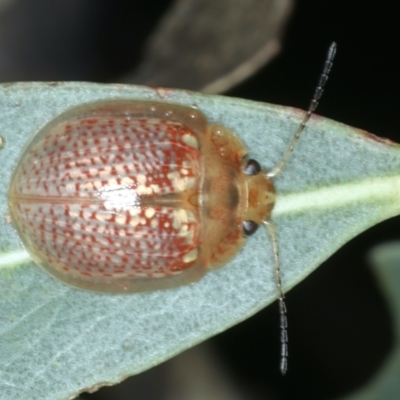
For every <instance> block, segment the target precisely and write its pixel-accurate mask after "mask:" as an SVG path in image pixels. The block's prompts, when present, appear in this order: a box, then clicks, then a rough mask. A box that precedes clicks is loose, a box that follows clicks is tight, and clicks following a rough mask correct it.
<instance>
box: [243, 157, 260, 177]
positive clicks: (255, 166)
mask: <svg viewBox="0 0 400 400" xmlns="http://www.w3.org/2000/svg"><path fill="white" fill-rule="evenodd" d="M260 171H261V166H260V164H259V163H258V162H257V161H256V160H253V159H250V160H249V161H247V164H246V166H245V168H244V173H245V174H246V175H257V174H258V173H259V172H260Z"/></svg>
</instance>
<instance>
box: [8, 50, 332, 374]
mask: <svg viewBox="0 0 400 400" xmlns="http://www.w3.org/2000/svg"><path fill="white" fill-rule="evenodd" d="M335 50H336V45H335V44H332V45H331V47H330V49H329V52H328V56H327V59H326V62H325V65H324V69H323V73H322V75H321V77H320V80H319V84H318V86H317V88H316V91H315V94H314V97H313V99H312V101H311V104H310V107H309V109H308V112H307V113H306V115H305V116H304V119H303V121H302V122H301V124H300V125H299V127H298V129H297V131H296V133H295V135H294V137H293V139H292V141H291V143H290V145H289V147H288V149H287V151H286V153H285V154H284V155H283V157H282V159H281V161H280V162H279V163H278V165H277V166H276V167H275V168H274V169H273V170H272V171H271V172H269V173H264V172H262V171H261V167H260V164H259V163H258V162H257V161H255V160H253V159H248V158H246V154H247V150H246V148H245V147H244V145H243V144H242V142H241V141H240V140H239V139H238V138H237V136H236V135H235V134H234V133H232V132H231V131H229V130H228V129H227V128H225V127H224V126H222V125H218V124H209V123H208V121H207V118H206V116H205V115H204V114H203V113H202V112H201V111H199V110H197V109H194V108H191V107H186V106H181V105H177V104H171V103H166V102H155V101H132V100H106V101H97V102H91V103H87V104H83V105H81V106H78V107H74V108H71V109H70V110H67V111H66V112H64V113H62V114H60V115H59V116H57V117H56V118H54V119H53V120H51V121H50V122H49V123H48V124H47V125H46V126H44V127H43V128H42V129H40V130H39V132H37V133H36V134H35V135H34V136H33V138H32V139H31V140H30V142H29V143H28V145H27V146H26V147H25V149H24V151H23V153H22V155H21V157H20V160H19V162H18V165H17V167H16V169H15V171H14V174H13V177H12V181H11V185H10V189H9V208H10V213H11V217H12V221H13V223H14V225H15V226H16V228H17V230H18V232H19V234H20V237H21V240H22V242H23V244H24V246H25V248H26V249H27V250H28V252H29V253H30V255H31V256H32V259H33V260H34V261H35V262H36V263H37V264H38V265H39V266H41V267H42V268H43V269H44V270H46V271H47V272H49V273H50V274H52V275H53V276H56V277H57V278H59V279H61V280H62V281H64V282H66V283H68V284H70V285H73V286H75V287H79V288H83V289H89V290H96V291H104V292H113V293H119V292H135V291H149V290H156V289H164V288H170V287H174V286H179V285H182V284H186V283H190V282H194V281H196V280H197V279H199V278H200V277H201V276H203V275H204V274H205V273H206V271H207V270H208V269H215V268H218V267H221V266H223V265H224V264H225V263H226V262H227V261H229V260H230V259H231V258H232V257H234V255H235V254H236V253H237V252H238V251H239V249H240V248H241V247H242V245H243V244H244V242H245V237H246V236H249V235H252V234H253V233H254V232H255V231H256V230H257V228H258V226H259V225H260V224H264V225H265V226H266V227H267V228H268V231H269V233H270V236H271V239H272V244H273V251H274V264H275V275H276V283H277V287H278V297H279V307H280V319H281V324H280V326H281V365H280V369H281V372H282V373H283V374H284V373H286V370H287V356H288V350H287V341H288V339H287V318H286V306H285V302H284V293H283V289H282V282H281V276H280V266H279V257H278V245H277V240H276V235H275V229H274V226H273V224H272V223H271V221H270V215H271V211H272V208H273V206H274V203H275V188H274V184H273V181H272V179H273V178H275V177H276V176H277V175H279V174H280V173H281V171H282V168H283V167H284V165H285V163H286V161H287V159H288V158H289V156H290V155H291V153H292V152H293V149H294V146H295V144H296V142H297V140H298V139H299V137H300V134H301V133H302V131H303V130H304V127H305V125H306V123H307V121H308V120H309V118H310V116H311V114H312V113H313V112H314V111H315V108H316V107H317V104H318V100H319V99H320V97H321V94H322V92H323V86H324V85H325V82H326V80H327V78H328V73H329V70H330V68H331V65H332V60H333V57H334V54H335Z"/></svg>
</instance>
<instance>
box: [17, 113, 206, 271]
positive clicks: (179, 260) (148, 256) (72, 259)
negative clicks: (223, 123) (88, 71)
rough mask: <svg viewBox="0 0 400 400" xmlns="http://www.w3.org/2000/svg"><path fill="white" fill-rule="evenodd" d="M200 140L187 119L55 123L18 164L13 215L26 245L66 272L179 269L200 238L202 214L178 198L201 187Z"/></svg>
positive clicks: (184, 266) (187, 262) (186, 264)
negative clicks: (185, 120) (200, 217)
mask: <svg viewBox="0 0 400 400" xmlns="http://www.w3.org/2000/svg"><path fill="white" fill-rule="evenodd" d="M188 143H189V144H188ZM196 143H197V141H196V136H195V134H194V133H193V132H192V131H191V130H189V129H188V128H187V127H185V126H183V125H182V124H180V123H178V122H171V121H166V120H162V119H133V118H132V119H130V118H126V119H123V118H121V119H117V120H113V119H110V118H107V119H100V118H95V119H94V118H85V119H80V120H79V119H78V120H76V121H72V122H68V123H63V124H59V125H58V126H56V127H55V128H53V129H52V131H51V134H48V135H47V136H45V137H44V140H41V141H38V142H37V143H36V144H35V145H34V146H33V147H32V149H31V150H30V151H29V152H28V153H27V154H26V156H25V158H24V159H23V163H22V165H20V166H19V171H18V176H17V177H16V179H14V181H15V182H16V183H15V187H13V188H12V192H13V194H12V196H13V197H15V199H16V201H15V206H14V213H13V214H14V218H17V219H18V221H15V222H16V223H17V225H18V226H19V228H20V230H21V232H22V235H23V236H24V237H26V238H28V243H27V245H28V246H29V247H31V250H33V251H34V252H38V253H39V252H40V253H41V254H42V257H43V258H45V260H46V261H47V262H48V263H49V264H50V265H54V266H57V267H58V268H60V269H63V270H66V271H67V270H73V271H75V272H78V273H79V274H82V275H84V276H89V277H90V276H97V277H108V276H109V277H114V276H118V277H164V276H168V275H173V274H177V273H179V272H180V271H181V270H184V269H187V268H189V267H190V266H191V265H192V264H193V263H194V262H195V259H196V249H197V248H198V246H199V221H198V219H199V216H198V215H197V214H196V212H193V208H191V206H189V205H188V204H186V203H185V200H184V196H182V193H184V192H185V191H187V190H193V188H195V189H196V188H198V186H199V177H200V176H201V171H200V161H199V160H200V153H199V150H198V148H196V146H194V147H193V144H194V145H196ZM182 199H183V200H182ZM191 252H192V253H193V252H194V253H193V254H194V255H193V254H192V255H191V256H189V257H188V254H191Z"/></svg>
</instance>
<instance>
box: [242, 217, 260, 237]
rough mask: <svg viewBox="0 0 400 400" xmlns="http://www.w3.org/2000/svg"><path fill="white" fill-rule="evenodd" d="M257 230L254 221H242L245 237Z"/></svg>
mask: <svg viewBox="0 0 400 400" xmlns="http://www.w3.org/2000/svg"><path fill="white" fill-rule="evenodd" d="M257 229H258V224H256V223H255V222H254V221H250V220H248V221H243V231H244V234H245V235H246V236H250V235H252V234H253V233H254V232H255V231H256V230H257Z"/></svg>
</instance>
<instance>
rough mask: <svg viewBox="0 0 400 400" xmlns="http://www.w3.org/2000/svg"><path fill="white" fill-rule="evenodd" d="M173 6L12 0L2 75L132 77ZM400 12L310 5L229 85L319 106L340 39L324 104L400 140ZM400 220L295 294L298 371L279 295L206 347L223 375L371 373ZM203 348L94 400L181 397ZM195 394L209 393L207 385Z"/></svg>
mask: <svg viewBox="0 0 400 400" xmlns="http://www.w3.org/2000/svg"><path fill="white" fill-rule="evenodd" d="M171 3H172V2H171V1H167V0H148V1H145V2H144V1H140V2H138V1H132V0H120V1H107V0H97V1H96V2H86V1H78V0H68V1H66V2H59V1H57V2H55V1H52V0H46V1H44V0H41V1H39V0H14V1H11V0H8V1H2V2H0V74H1V75H0V79H1V80H2V81H4V82H5V81H10V80H12V81H18V80H87V81H97V82H122V81H125V82H126V77H127V76H130V75H131V74H132V72H133V71H134V70H135V68H137V67H138V66H139V64H140V62H141V56H142V53H143V51H144V44H145V42H146V38H148V36H149V35H150V33H151V32H152V31H153V29H154V28H155V27H156V26H157V24H158V22H159V19H160V18H161V16H162V15H163V13H164V12H165V11H166V10H167V9H168V7H169V6H170V5H171ZM234 4H235V2H234V1H232V2H231V6H232V7H234ZM194 17H195V13H194ZM222 18H223V14H221V19H222ZM266 19H267V17H266ZM399 20H400V12H399V11H398V8H397V5H396V3H395V2H389V1H382V3H380V5H378V4H377V3H374V4H372V3H370V5H367V3H366V2H363V1H360V0H353V1H345V0H336V1H333V0H325V1H324V0H308V1H298V2H296V3H295V5H294V8H293V11H292V15H291V18H290V19H289V21H288V23H287V24H286V29H284V30H283V37H282V43H281V45H282V50H281V53H280V54H279V55H278V56H277V57H276V58H275V59H274V60H273V61H271V62H270V63H269V64H268V65H266V66H265V67H263V68H262V69H260V70H259V71H258V72H257V73H255V74H254V75H253V76H252V77H250V78H248V79H247V80H246V81H244V82H242V83H241V84H239V85H237V86H236V87H234V88H232V89H230V90H229V91H228V92H227V93H226V94H227V95H229V96H235V97H243V98H248V99H253V100H258V101H263V102H270V103H277V104H283V105H290V106H294V107H299V108H306V107H307V106H308V103H309V101H310V99H311V95H312V93H313V91H314V87H315V84H316V82H317V80H318V76H319V74H320V71H321V66H322V62H323V59H324V56H325V54H326V50H327V47H328V45H329V44H330V42H331V41H333V40H335V41H336V42H337V43H338V53H337V57H336V60H335V63H334V66H333V69H332V73H331V77H330V79H329V82H328V85H327V87H326V90H325V94H324V96H323V98H322V101H321V103H320V106H319V109H318V114H320V115H323V116H325V117H329V118H332V119H335V120H338V121H340V122H343V123H345V124H348V125H352V126H356V127H359V128H363V129H366V130H368V131H370V132H372V133H375V134H377V135H380V136H384V137H388V138H390V139H392V140H395V141H399V140H400V129H399V128H400V112H399V106H400V90H399V89H400V77H399V72H398V71H399V61H398V59H397V56H398V55H397V53H398V52H399V50H398V49H399V45H398V39H399V36H400V34H399ZM171 63H179V59H174V60H171ZM177 87H179V85H177ZM398 226H399V219H393V220H390V221H386V222H384V223H382V224H380V225H378V226H376V227H374V228H372V229H370V230H369V231H367V232H365V233H363V234H362V235H360V236H358V237H357V238H355V239H354V240H352V241H351V242H350V243H348V244H347V245H346V246H344V247H343V248H342V249H341V250H340V251H338V252H337V253H336V254H335V255H334V256H333V257H331V258H330V259H329V260H328V261H327V262H326V263H325V264H324V265H322V266H321V267H320V268H319V269H318V270H317V271H315V272H314V273H313V274H312V275H311V276H310V277H309V278H307V279H306V280H305V281H304V282H303V283H301V284H300V285H298V286H297V287H296V288H294V289H293V290H292V291H291V292H290V293H288V295H287V306H288V309H289V310H288V317H289V324H290V325H289V326H290V328H289V335H290V348H289V350H290V358H289V373H288V375H287V376H286V377H284V378H283V377H281V376H280V374H279V369H278V365H279V354H278V353H279V346H278V339H277V340H276V341H266V339H265V338H266V337H268V338H271V337H277V338H278V334H279V327H278V313H277V305H276V304H275V305H272V306H271V307H268V308H267V309H265V310H264V311H262V312H260V313H259V314H257V315H256V316H254V317H253V318H251V319H249V320H247V321H245V322H243V323H242V324H240V325H238V326H236V327H233V328H232V329H230V330H229V331H227V332H225V333H223V334H220V335H218V336H217V337H215V338H213V339H211V340H209V341H208V342H207V344H206V345H201V346H205V347H204V351H203V350H200V353H201V354H202V355H201V357H203V358H202V361H201V362H205V363H206V365H208V367H206V369H208V370H209V371H210V370H211V371H214V370H213V368H215V369H216V372H215V375H213V376H212V377H211V381H212V380H213V379H214V380H215V383H216V384H217V383H218V381H220V380H222V379H223V380H224V382H226V383H227V385H231V388H233V389H232V390H233V392H234V393H235V396H237V397H235V398H237V399H248V400H253V399H254V400H258V399H282V400H283V399H296V400H302V399H307V400H313V399H318V400H322V399H333V398H337V397H340V396H343V395H345V394H346V393H349V392H350V391H353V390H356V389H357V388H359V387H361V386H362V385H363V384H364V383H366V382H367V381H368V380H369V379H370V378H371V377H372V376H373V375H374V373H376V371H377V370H378V369H379V368H380V366H381V365H382V363H383V362H384V359H385V357H386V356H387V355H388V353H389V351H390V348H391V346H392V344H393V343H392V341H393V334H392V326H391V320H390V316H389V314H388V311H387V309H386V305H385V299H384V297H383V295H382V294H381V293H380V289H379V287H378V286H377V283H376V282H375V278H374V276H373V274H372V272H371V271H370V268H369V265H368V262H367V259H366V255H367V252H368V250H369V249H370V248H371V247H373V246H374V245H376V244H379V243H382V242H385V241H387V240H391V239H394V238H396V239H397V238H398V237H399V236H400V234H399V229H398ZM266 332H268V335H266ZM271 332H272V333H271ZM200 349H202V348H201V347H200ZM200 353H199V352H197V353H196V351H193V352H192V353H190V352H188V353H187V354H186V355H184V356H183V358H182V360H183V361H182V365H185V370H186V374H183V373H182V375H180V373H179V372H177V371H180V369H179V366H177V365H178V364H179V362H180V361H179V359H178V361H176V360H173V361H171V362H167V363H165V364H163V365H161V366H159V367H156V368H154V369H152V370H151V371H148V372H146V373H143V374H141V375H139V376H137V377H133V378H130V379H129V380H127V381H125V382H124V383H123V384H122V385H119V386H116V387H113V388H104V389H101V390H99V391H98V392H97V393H95V394H83V395H82V399H83V398H84V399H121V400H125V399H135V400H147V399H154V400H164V399H167V400H170V399H172V398H174V397H173V396H172V397H171V395H169V394H168V393H171V387H172V386H173V385H175V384H177V385H182V384H183V385H185V384H186V383H185V382H183V383H182V382H180V379H179V377H180V376H181V377H182V380H183V379H186V377H187V376H189V375H191V374H190V370H191V368H193V375H192V378H195V380H196V379H200V377H201V373H200V372H198V371H197V367H198V364H199V361H198V360H199V358H197V357H198V355H199V354H200ZM191 354H193V359H192V358H191V357H192V356H191ZM196 354H197V355H196ZM204 354H206V356H205V359H206V361H205V360H204ZM171 363H172V364H171ZM207 363H211V364H207ZM213 363H214V364H213ZM181 368H182V367H181ZM171 370H172V372H171ZM174 371H175V372H174ZM219 374H222V375H219ZM209 379H210V378H209ZM197 384H198V385H200V384H199V383H197ZM193 390H194V389H193ZM172 392H173V390H172ZM189 393H190V390H189ZM168 396H169V397H168ZM181 398H182V399H184V398H187V399H188V400H192V399H200V398H201V397H198V396H197V394H196V393H194V392H193V393H192V394H189V395H186V397H185V396H184V395H183V396H182V397H179V399H181ZM208 398H209V400H219V399H225V398H229V396H228V397H227V396H225V397H223V396H222V397H221V396H219V395H217V394H216V395H215V397H213V396H210V397H208ZM231 398H232V400H233V399H234V397H231ZM174 400H178V396H176V397H175V398H174Z"/></svg>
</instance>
